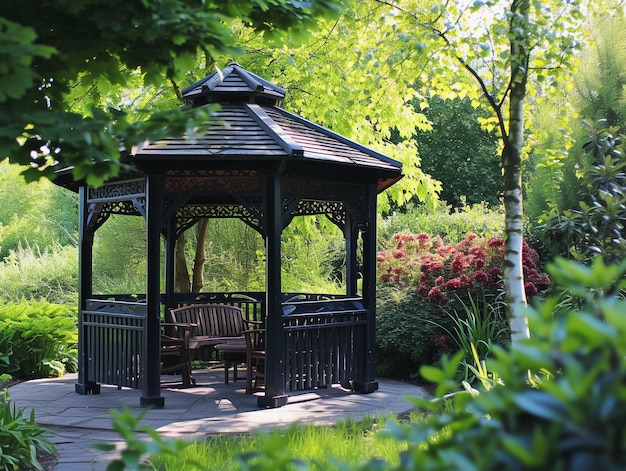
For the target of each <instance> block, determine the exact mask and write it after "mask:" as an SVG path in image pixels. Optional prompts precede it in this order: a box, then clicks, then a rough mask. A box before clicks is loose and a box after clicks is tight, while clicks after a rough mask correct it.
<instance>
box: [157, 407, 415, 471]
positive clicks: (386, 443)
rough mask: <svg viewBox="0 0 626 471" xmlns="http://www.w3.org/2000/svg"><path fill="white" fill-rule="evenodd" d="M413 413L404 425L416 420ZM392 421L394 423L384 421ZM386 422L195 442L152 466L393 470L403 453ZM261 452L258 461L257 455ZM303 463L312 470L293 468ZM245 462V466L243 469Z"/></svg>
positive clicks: (371, 420)
mask: <svg viewBox="0 0 626 471" xmlns="http://www.w3.org/2000/svg"><path fill="white" fill-rule="evenodd" d="M420 417H422V416H420V414H417V413H414V414H412V415H411V417H410V419H409V420H420ZM388 419H389V420H396V418H388ZM384 428H385V418H384V417H377V418H366V419H364V420H362V421H359V422H355V421H344V422H340V423H338V424H336V425H334V426H330V427H322V426H315V425H300V426H297V425H296V426H292V427H290V428H288V429H283V430H278V429H276V430H274V431H272V432H260V433H256V434H253V435H220V436H214V437H210V438H209V439H208V440H206V441H201V442H194V443H193V444H191V445H190V446H189V447H187V448H186V449H185V450H183V451H182V452H180V453H178V454H177V455H176V456H173V455H169V456H162V455H161V456H156V457H153V458H152V460H151V463H152V464H153V465H154V466H155V468H156V469H163V467H165V469H168V470H179V469H185V470H193V469H202V470H207V469H213V470H242V469H259V470H261V469H267V470H270V469H271V470H282V469H285V470H287V469H315V470H320V471H321V470H333V469H345V468H341V465H339V464H338V462H344V463H351V464H352V465H358V464H362V463H365V462H367V461H369V460H371V459H373V458H383V459H384V460H385V461H387V462H388V463H389V464H391V465H392V466H398V464H399V455H400V453H401V452H402V451H404V450H405V449H406V447H407V444H406V443H404V442H399V441H397V440H394V439H392V438H390V437H388V436H386V434H385V433H384ZM260 451H263V452H264V453H263V455H262V456H261V455H259V456H257V455H256V453H258V452H260ZM299 459H302V460H307V461H309V462H312V463H313V467H306V468H302V467H301V466H302V463H300V467H298V460H299ZM246 460H247V465H243V463H244V462H245V461H246Z"/></svg>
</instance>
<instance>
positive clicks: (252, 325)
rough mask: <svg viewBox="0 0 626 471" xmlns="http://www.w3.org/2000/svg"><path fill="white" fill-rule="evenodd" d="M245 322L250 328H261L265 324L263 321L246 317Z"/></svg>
mask: <svg viewBox="0 0 626 471" xmlns="http://www.w3.org/2000/svg"><path fill="white" fill-rule="evenodd" d="M243 322H244V323H245V324H246V325H247V327H248V330H254V329H261V328H263V325H264V324H265V322H263V321H250V320H248V319H244V320H243Z"/></svg>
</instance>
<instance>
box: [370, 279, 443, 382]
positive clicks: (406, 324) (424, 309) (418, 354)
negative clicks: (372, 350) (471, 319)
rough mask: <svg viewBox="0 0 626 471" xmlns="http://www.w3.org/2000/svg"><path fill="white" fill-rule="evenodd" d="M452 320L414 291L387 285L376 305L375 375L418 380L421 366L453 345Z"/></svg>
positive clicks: (382, 289)
mask: <svg viewBox="0 0 626 471" xmlns="http://www.w3.org/2000/svg"><path fill="white" fill-rule="evenodd" d="M451 324H452V322H451V318H450V317H449V316H448V315H447V314H446V313H445V311H444V310H443V309H442V308H441V307H440V306H437V305H434V304H432V303H429V302H428V301H426V300H424V299H423V298H421V297H420V296H418V295H417V293H415V292H409V291H406V290H398V289H396V288H394V287H390V286H386V287H382V288H381V289H379V290H378V300H377V306H376V344H377V345H376V346H377V352H376V373H377V374H378V375H380V376H384V377H388V378H399V379H405V378H409V379H417V377H418V376H419V373H418V372H419V367H420V366H421V365H425V364H426V365H429V364H432V363H434V362H436V361H437V359H439V357H440V356H441V355H442V354H443V353H445V352H447V351H448V349H449V348H450V347H451V346H452V343H451V337H450V335H449V333H448V332H447V331H446V329H448V330H450V329H451Z"/></svg>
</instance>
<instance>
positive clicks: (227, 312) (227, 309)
mask: <svg viewBox="0 0 626 471" xmlns="http://www.w3.org/2000/svg"><path fill="white" fill-rule="evenodd" d="M169 312H170V317H171V319H170V322H174V323H182V324H195V326H196V328H195V336H194V337H193V338H191V339H190V348H191V349H192V350H194V351H195V353H196V356H195V358H197V359H199V360H211V359H212V358H213V352H214V351H215V345H218V344H220V343H226V342H229V341H232V340H233V339H234V338H240V339H241V340H242V341H243V331H244V330H248V329H253V328H254V327H255V326H259V324H260V322H258V321H248V320H247V319H244V317H243V314H242V312H241V309H240V308H238V307H236V306H230V305H228V304H190V305H188V306H183V307H179V308H176V309H170V311H169Z"/></svg>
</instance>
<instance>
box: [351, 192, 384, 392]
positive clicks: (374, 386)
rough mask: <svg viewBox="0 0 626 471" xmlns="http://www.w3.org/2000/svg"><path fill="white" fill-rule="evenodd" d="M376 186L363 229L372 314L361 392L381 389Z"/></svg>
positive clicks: (365, 301) (360, 376)
mask: <svg viewBox="0 0 626 471" xmlns="http://www.w3.org/2000/svg"><path fill="white" fill-rule="evenodd" d="M376 195H377V191H376V185H369V186H368V187H367V191H366V199H367V219H366V223H365V226H364V230H363V304H364V305H365V308H366V309H367V312H368V322H367V324H366V333H365V345H364V346H363V348H362V352H363V363H362V366H361V367H360V368H359V374H358V377H357V380H355V381H354V382H353V384H352V387H353V389H354V390H355V391H356V392H360V393H371V392H374V391H376V390H378V381H376V380H375V374H376V372H375V359H374V348H375V345H376V214H377V211H376Z"/></svg>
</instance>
